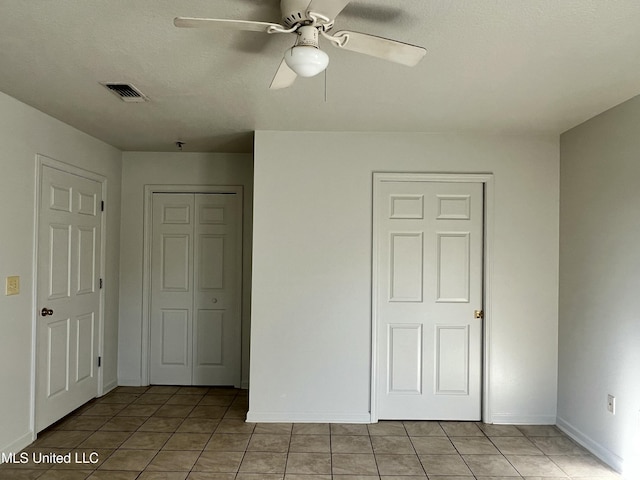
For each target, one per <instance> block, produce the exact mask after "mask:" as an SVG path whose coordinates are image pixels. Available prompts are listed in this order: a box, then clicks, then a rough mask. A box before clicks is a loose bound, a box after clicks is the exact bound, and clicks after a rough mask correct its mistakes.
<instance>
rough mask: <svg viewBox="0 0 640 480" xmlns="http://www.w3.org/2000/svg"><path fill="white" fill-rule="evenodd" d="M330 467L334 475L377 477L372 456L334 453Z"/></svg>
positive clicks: (376, 468) (376, 469)
mask: <svg viewBox="0 0 640 480" xmlns="http://www.w3.org/2000/svg"><path fill="white" fill-rule="evenodd" d="M331 465H332V473H333V474H334V475H378V467H377V465H376V460H375V457H374V456H373V454H364V453H334V454H333V455H332V456H331Z"/></svg>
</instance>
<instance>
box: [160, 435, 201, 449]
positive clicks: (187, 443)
mask: <svg viewBox="0 0 640 480" xmlns="http://www.w3.org/2000/svg"><path fill="white" fill-rule="evenodd" d="M210 438H211V435H210V434H208V433H174V434H173V435H172V436H171V437H170V438H169V440H167V443H165V444H164V447H162V449H163V450H204V447H205V445H206V444H207V442H208V441H209V439H210Z"/></svg>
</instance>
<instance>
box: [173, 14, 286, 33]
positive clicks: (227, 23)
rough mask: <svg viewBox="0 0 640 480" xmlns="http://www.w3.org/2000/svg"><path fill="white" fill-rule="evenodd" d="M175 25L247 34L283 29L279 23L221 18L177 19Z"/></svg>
mask: <svg viewBox="0 0 640 480" xmlns="http://www.w3.org/2000/svg"><path fill="white" fill-rule="evenodd" d="M173 24H174V25H175V26H176V27H181V28H218V29H222V30H244V31H247V32H264V33H270V31H272V29H274V28H275V29H280V30H282V27H281V26H280V25H278V24H277V23H270V22H253V21H250V20H227V19H221V18H192V17H176V18H174V19H173Z"/></svg>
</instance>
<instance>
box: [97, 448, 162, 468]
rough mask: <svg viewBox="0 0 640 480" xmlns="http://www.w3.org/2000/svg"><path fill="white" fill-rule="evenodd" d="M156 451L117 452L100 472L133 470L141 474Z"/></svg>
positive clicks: (103, 465) (106, 461)
mask: <svg viewBox="0 0 640 480" xmlns="http://www.w3.org/2000/svg"><path fill="white" fill-rule="evenodd" d="M155 454H156V452H155V451H154V450H116V451H115V452H113V453H112V454H111V456H110V457H109V458H107V459H106V460H105V462H104V463H103V464H102V465H100V467H99V469H100V470H133V471H138V472H141V471H142V470H144V469H145V467H146V466H147V465H149V462H150V461H151V459H152V458H153V457H154V456H155Z"/></svg>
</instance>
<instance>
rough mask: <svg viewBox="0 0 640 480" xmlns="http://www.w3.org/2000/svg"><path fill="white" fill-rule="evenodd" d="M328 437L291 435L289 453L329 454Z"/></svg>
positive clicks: (329, 438) (329, 444) (329, 442)
mask: <svg viewBox="0 0 640 480" xmlns="http://www.w3.org/2000/svg"><path fill="white" fill-rule="evenodd" d="M330 440H331V437H330V436H329V435H292V436H291V443H290V444H289V451H290V452H295V453H330V452H331V441H330Z"/></svg>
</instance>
